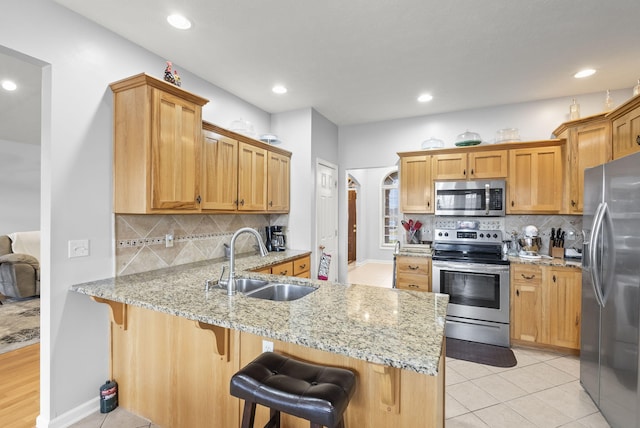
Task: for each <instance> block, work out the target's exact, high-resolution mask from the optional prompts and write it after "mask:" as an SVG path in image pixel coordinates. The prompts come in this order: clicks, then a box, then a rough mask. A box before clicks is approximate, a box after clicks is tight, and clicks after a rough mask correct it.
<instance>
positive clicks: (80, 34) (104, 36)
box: [0, 0, 270, 427]
mask: <svg viewBox="0 0 640 428" xmlns="http://www.w3.org/2000/svg"><path fill="white" fill-rule="evenodd" d="M2 15H3V17H4V19H3V24H2V26H0V40H1V41H2V44H3V45H4V46H6V47H7V48H9V49H13V50H15V51H18V52H22V53H24V54H25V55H28V56H30V57H32V58H36V59H37V60H39V61H40V62H41V63H42V66H43V76H44V77H43V115H42V122H43V131H42V133H43V140H42V183H41V189H42V200H41V204H42V218H41V230H42V232H43V239H42V272H41V275H42V316H41V357H42V358H41V400H40V417H39V418H38V427H54V426H65V424H66V423H68V421H69V420H71V419H73V417H74V416H77V415H75V414H68V413H67V414H65V413H66V412H69V411H74V409H79V411H81V410H82V409H83V408H82V406H83V405H87V404H88V405H87V407H86V408H85V409H90V410H92V411H93V410H96V409H97V407H95V406H97V401H95V399H96V398H97V391H98V387H99V386H100V385H101V384H102V383H104V381H105V379H107V377H108V358H109V352H108V350H109V348H108V338H109V333H108V322H107V320H108V317H107V309H106V308H105V307H104V305H99V304H96V303H93V302H92V301H91V300H90V299H89V298H87V297H86V296H82V295H79V294H76V293H70V292H69V291H68V289H69V287H70V286H71V285H72V284H75V283H79V282H84V281H90V280H95V279H100V278H104V277H109V276H113V273H114V269H113V266H114V248H113V214H112V202H111V201H112V195H111V193H112V188H111V172H112V171H111V162H112V153H111V151H112V95H111V91H110V90H109V87H108V84H109V83H110V82H114V81H116V80H120V79H122V78H125V77H128V76H130V75H133V74H137V73H140V72H147V73H149V74H152V75H155V76H158V77H161V76H162V72H163V70H164V65H165V64H164V61H165V58H160V57H158V56H156V55H154V54H151V53H150V52H148V51H146V50H144V49H142V48H140V47H138V46H136V45H133V44H132V43H130V42H128V41H126V40H124V39H122V38H120V37H119V36H116V35H114V34H113V33H111V32H109V31H107V30H105V29H103V28H101V27H99V26H97V25H95V24H94V23H92V22H90V21H87V20H85V19H84V18H81V17H79V15H77V14H75V13H73V12H70V11H68V10H67V9H65V8H63V7H61V6H59V5H58V4H56V3H53V2H52V1H50V0H30V1H24V2H5V4H3V12H2ZM229 42H230V43H232V42H233V39H232V38H231V39H230V40H229ZM176 67H178V68H179V69H180V71H181V73H182V81H183V87H184V88H185V89H187V90H189V91H191V92H194V93H197V94H200V95H202V96H204V97H206V98H209V99H210V100H212V102H211V103H210V104H209V105H207V106H206V107H205V109H204V113H203V116H204V118H205V119H206V120H209V121H211V122H213V123H218V124H220V125H222V126H228V124H229V122H230V121H231V120H233V119H235V118H238V117H240V116H242V117H243V118H244V119H247V120H249V121H251V122H252V123H253V124H254V127H255V129H256V131H257V132H259V133H261V132H266V131H268V130H269V127H270V116H269V114H267V113H266V112H264V111H262V110H260V109H258V108H255V107H253V106H251V105H250V104H247V103H246V102H243V101H242V100H240V99H238V98H237V97H235V96H233V95H231V94H229V93H227V92H225V91H223V90H221V89H219V88H217V87H215V86H213V85H211V84H208V83H206V82H204V81H202V80H201V79H199V78H197V77H195V76H194V75H192V74H191V73H189V72H188V71H187V70H183V69H182V67H180V65H179V64H176ZM79 238H88V239H90V240H91V243H90V247H91V248H90V251H91V255H90V256H89V257H86V258H76V259H68V258H67V241H69V240H70V239H79ZM92 400H93V401H92ZM92 406H93V407H92Z"/></svg>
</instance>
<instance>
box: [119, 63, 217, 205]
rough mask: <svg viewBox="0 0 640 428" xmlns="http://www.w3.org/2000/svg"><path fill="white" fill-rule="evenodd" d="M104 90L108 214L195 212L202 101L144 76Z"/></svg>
mask: <svg viewBox="0 0 640 428" xmlns="http://www.w3.org/2000/svg"><path fill="white" fill-rule="evenodd" d="M110 86H111V90H112V91H113V94H114V103H113V104H114V168H113V171H114V173H113V175H114V212H116V213H132V214H145V213H163V212H172V211H175V212H197V211H198V210H199V209H200V204H199V203H200V162H201V146H202V133H201V122H202V106H203V105H204V104H206V103H207V102H208V100H206V99H204V98H201V97H198V96H196V95H194V94H191V93H189V92H187V91H185V90H183V89H181V88H178V87H177V86H175V85H172V84H169V83H167V82H165V81H163V80H160V79H156V78H154V77H152V76H148V75H146V74H138V75H136V76H133V77H130V78H128V79H124V80H121V81H118V82H115V83H112V84H111V85H110Z"/></svg>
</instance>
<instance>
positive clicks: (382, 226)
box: [378, 168, 401, 249]
mask: <svg viewBox="0 0 640 428" xmlns="http://www.w3.org/2000/svg"><path fill="white" fill-rule="evenodd" d="M392 176H394V177H395V178H393V180H394V184H393V185H389V184H385V182H386V181H387V179H389V178H390V177H392ZM399 183H400V181H399V175H398V168H395V169H393V170H391V171H389V172H387V173H386V174H385V175H384V177H382V180H381V182H380V192H379V193H378V195H379V197H380V201H379V202H380V203H379V211H378V221H379V227H378V233H379V243H380V248H381V249H389V248H394V247H395V245H396V242H397V241H399V240H400V239H401V236H400V227H399V226H400V187H399ZM387 190H389V191H390V192H392V191H394V190H395V201H396V206H395V211H396V214H395V216H393V215H391V214H389V215H387V200H388V199H392V198H387V195H386V191H387ZM392 209H393V208H392V207H389V212H391V210H392ZM387 217H388V218H389V223H388V224H389V229H390V230H391V227H392V226H391V219H393V218H394V217H395V220H396V222H395V238H396V240H395V241H393V242H387V241H386V238H387V237H391V236H392V233H391V232H389V233H386V227H387V222H386V221H385V220H386V218H387Z"/></svg>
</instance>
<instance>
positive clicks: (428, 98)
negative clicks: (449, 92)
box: [418, 94, 433, 103]
mask: <svg viewBox="0 0 640 428" xmlns="http://www.w3.org/2000/svg"><path fill="white" fill-rule="evenodd" d="M432 99H433V95H431V94H422V95H420V96H419V97H418V102H419V103H426V102H429V101H431V100H432Z"/></svg>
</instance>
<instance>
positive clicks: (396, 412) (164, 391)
mask: <svg viewBox="0 0 640 428" xmlns="http://www.w3.org/2000/svg"><path fill="white" fill-rule="evenodd" d="M304 254H307V253H304V252H300V251H293V250H288V251H285V252H281V253H270V254H269V255H268V256H267V257H265V258H261V257H259V256H253V255H251V256H246V257H239V258H238V259H237V260H236V269H237V271H238V276H239V277H245V278H246V277H252V278H263V279H270V280H274V279H275V280H277V281H279V282H283V283H296V284H302V285H307V286H310V287H316V288H317V290H316V291H314V292H312V293H311V294H309V295H307V296H305V297H303V298H301V299H299V300H295V301H290V302H276V301H269V300H262V299H257V298H252V297H248V296H245V295H243V294H242V293H238V294H236V295H234V296H227V293H226V290H224V289H221V288H217V287H214V288H212V289H211V290H210V291H208V292H207V291H205V288H204V281H205V280H207V279H217V278H218V277H219V276H220V273H221V271H222V267H223V266H224V265H225V264H227V263H225V260H224V259H220V260H209V261H203V262H197V263H191V264H188V265H183V266H179V267H172V268H166V269H161V270H157V271H151V272H146V273H140V274H134V275H129V276H121V277H116V278H110V279H105V280H100V281H94V282H90V283H85V284H79V285H75V286H73V287H72V290H73V291H75V292H78V293H82V294H86V295H88V296H91V297H92V298H93V299H94V300H96V301H97V302H100V303H105V304H108V305H109V307H110V308H111V311H112V324H111V374H112V377H113V378H114V379H115V380H116V381H117V382H118V384H119V388H120V390H119V391H120V397H119V400H120V405H121V406H122V407H124V408H126V409H127V410H130V411H132V412H134V413H136V414H139V415H141V416H144V417H146V418H149V419H151V420H152V421H153V422H154V423H156V424H159V425H161V426H166V427H176V428H179V427H189V428H197V427H205V426H212V425H211V424H212V422H213V421H215V426H224V427H233V426H239V424H240V415H241V402H240V400H238V399H236V398H234V397H231V395H230V394H229V379H230V377H231V376H232V375H233V374H234V373H235V372H236V371H238V370H239V369H240V368H242V367H243V366H244V365H246V364H247V363H249V362H250V361H251V360H253V359H254V358H255V357H256V356H257V355H259V354H260V353H261V352H262V350H263V344H264V342H265V341H267V344H268V342H273V344H274V350H275V351H276V352H280V353H283V354H287V355H291V356H294V357H296V358H298V359H301V360H305V361H309V362H313V363H319V364H324V365H330V366H339V367H346V368H349V369H351V370H353V371H355V373H356V374H357V386H356V393H355V395H354V397H353V398H352V400H351V402H350V404H349V407H348V409H347V412H346V414H345V422H346V424H347V426H361V427H388V426H415V427H417V426H424V427H444V367H445V365H444V340H443V339H444V317H445V314H446V310H447V303H448V296H446V295H439V294H432V293H421V292H413V291H405V290H397V289H385V288H379V287H372V286H364V285H357V284H351V285H343V284H336V283H331V282H325V281H315V280H309V279H304V278H294V277H283V276H273V275H264V274H258V273H253V272H250V271H255V270H259V269H261V268H264V267H266V266H268V265H270V264H276V263H282V262H285V261H287V260H290V259H294V258H296V257H300V256H301V255H304ZM267 416H268V411H267V410H266V409H264V408H263V409H259V411H258V412H257V414H256V421H257V423H258V424H259V423H262V424H264V423H266V420H267V419H268V417H267ZM283 416H284V415H283ZM283 426H286V427H307V426H308V422H304V421H302V420H299V419H295V418H293V417H290V416H288V415H286V417H284V418H283Z"/></svg>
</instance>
